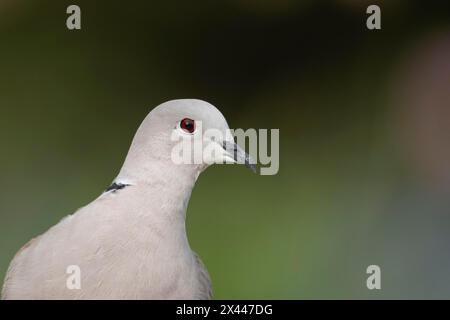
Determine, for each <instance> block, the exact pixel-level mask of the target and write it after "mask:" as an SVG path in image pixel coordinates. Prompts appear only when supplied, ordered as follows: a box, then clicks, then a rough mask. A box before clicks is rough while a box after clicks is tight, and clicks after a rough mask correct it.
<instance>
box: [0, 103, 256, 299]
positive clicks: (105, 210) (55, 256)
mask: <svg viewBox="0 0 450 320" xmlns="http://www.w3.org/2000/svg"><path fill="white" fill-rule="evenodd" d="M199 122H201V124H202V128H203V130H207V129H217V130H219V131H220V132H225V131H227V130H228V124H227V122H226V120H225V118H224V117H223V115H222V114H221V113H220V111H219V110H217V109H216V108H215V107H214V106H213V105H211V104H209V103H207V102H204V101H201V100H195V99H182V100H172V101H168V102H165V103H163V104H161V105H159V106H158V107H156V108H155V109H153V110H152V111H151V112H150V113H149V115H148V116H147V117H146V118H145V120H144V121H143V123H142V124H141V126H140V127H139V129H138V131H137V133H136V135H135V137H134V139H133V142H132V145H131V147H130V150H129V152H128V155H127V157H126V159H125V162H124V164H123V166H122V169H121V170H120V173H119V175H118V176H117V178H116V179H115V180H114V181H113V183H112V185H111V186H110V187H109V188H108V189H106V191H105V192H104V193H103V194H101V195H100V196H99V197H98V198H97V199H96V200H94V201H93V202H91V203H90V204H88V205H87V206H85V207H82V208H81V209H79V210H78V211H76V212H75V213H74V214H72V215H69V216H67V217H66V218H64V219H63V220H61V221H60V222H59V223H58V224H56V225H55V226H53V227H52V228H50V229H49V230H48V231H47V232H45V233H44V234H42V235H40V236H38V237H36V238H34V239H32V240H31V241H30V242H28V243H27V244H26V245H25V246H24V247H23V248H22V249H20V251H19V252H18V253H17V254H16V256H15V257H14V259H13V260H12V262H11V264H10V266H9V269H8V272H7V275H6V279H5V283H4V286H3V291H2V299H210V298H211V295H212V291H211V285H210V279H209V275H208V272H207V270H206V269H205V267H204V266H203V264H202V262H201V260H200V259H199V257H198V256H197V255H196V254H195V253H194V252H193V251H192V250H191V248H190V246H189V242H188V239H187V235H186V228H185V215H186V208H187V205H188V202H189V198H190V195H191V191H192V188H193V187H194V184H195V181H196V180H197V177H198V175H199V174H200V173H201V172H202V171H203V170H204V169H205V168H206V167H208V166H209V165H210V164H211V163H212V162H218V161H202V162H201V163H193V164H176V163H174V161H173V158H172V150H173V147H174V144H175V143H176V142H175V141H174V139H173V135H175V136H177V135H178V136H180V137H181V136H183V139H203V140H205V137H204V135H202V134H201V133H197V132H196V125H197V123H199ZM224 137H227V135H226V134H224ZM228 137H229V136H228ZM204 142H205V141H204ZM207 142H208V143H212V144H215V145H214V146H215V147H214V148H215V149H216V157H217V158H218V159H219V160H227V161H228V162H230V161H233V159H234V162H237V161H236V159H245V161H241V162H244V163H245V164H246V166H248V167H250V168H252V169H254V166H255V164H254V162H253V160H251V159H250V158H249V156H248V155H247V154H246V153H245V152H244V151H243V150H242V149H241V148H239V146H238V145H237V144H235V143H234V140H233V138H232V137H231V139H230V138H224V141H217V140H215V141H213V140H209V141H207ZM219 146H220V147H219ZM217 150H221V151H219V154H217ZM230 150H231V151H233V152H230ZM230 159H231V160H230ZM250 160H251V161H250ZM219 162H220V161H219ZM69 266H76V267H77V268H78V269H77V270H78V275H79V286H78V287H75V288H73V287H70V286H68V283H67V282H68V277H69V276H70V274H68V273H67V272H68V267H69Z"/></svg>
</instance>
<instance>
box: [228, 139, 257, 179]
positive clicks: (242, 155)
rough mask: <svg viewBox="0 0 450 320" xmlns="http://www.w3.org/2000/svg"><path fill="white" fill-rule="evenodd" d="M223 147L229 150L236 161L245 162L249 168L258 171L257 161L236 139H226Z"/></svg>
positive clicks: (229, 153) (230, 155)
mask: <svg viewBox="0 0 450 320" xmlns="http://www.w3.org/2000/svg"><path fill="white" fill-rule="evenodd" d="M223 149H224V150H225V151H226V152H227V154H228V155H229V157H230V158H232V159H233V160H234V163H238V164H244V165H245V166H246V167H247V168H249V169H250V170H252V171H253V172H254V173H256V161H255V160H254V159H253V158H252V157H250V155H249V154H248V153H247V152H245V151H244V150H243V149H242V148H241V147H240V146H239V145H238V144H237V143H235V142H234V141H224V142H223Z"/></svg>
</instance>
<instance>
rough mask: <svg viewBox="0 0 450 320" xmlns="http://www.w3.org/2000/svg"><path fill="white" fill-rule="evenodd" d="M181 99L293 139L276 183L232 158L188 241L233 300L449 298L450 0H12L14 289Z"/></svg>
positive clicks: (1, 37) (5, 115) (3, 85)
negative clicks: (157, 112) (375, 285)
mask: <svg viewBox="0 0 450 320" xmlns="http://www.w3.org/2000/svg"><path fill="white" fill-rule="evenodd" d="M70 4H77V5H79V6H80V7H81V12H82V29H81V30H80V31H69V30H67V28H66V24H65V21H66V18H67V14H66V8H67V6H68V5H70ZM369 4H378V5H380V7H381V11H382V30H377V31H370V30H368V29H367V28H366V18H367V16H368V15H367V14H366V7H367V6H368V5H369ZM176 98H199V99H203V100H206V101H208V102H211V103H213V104H214V105H216V106H217V107H218V108H219V109H220V110H221V111H222V112H223V114H224V115H225V117H226V118H227V119H228V122H229V124H230V127H232V128H244V129H245V128H279V129H280V171H279V173H278V174H277V175H275V176H258V175H253V174H251V173H250V172H249V171H248V170H246V169H245V168H241V167H239V166H214V167H211V168H209V169H208V170H207V171H206V172H205V173H204V174H203V175H202V176H201V178H200V179H199V181H198V183H197V185H196V187H195V189H194V192H193V195H192V198H191V202H190V204H189V209H188V213H187V223H188V233H189V239H190V243H191V246H192V248H193V249H194V250H195V251H197V252H198V253H199V255H200V256H201V257H202V259H203V261H204V263H205V264H206V265H207V267H208V270H209V272H210V274H211V278H212V281H213V288H214V293H215V298H217V299H221V298H229V299H252V298H258V299H305V298H308V299H309V298H324V299H335V298H369V299H372V298H374V299H378V298H450V250H449V244H450V232H449V231H450V217H449V214H450V5H449V3H448V2H445V1H427V2H424V1H400V0H399V1H356V0H353V1H352V0H340V1H338V0H334V1H312V0H309V1H306V0H305V1H294V0H283V1H280V0H271V1H256V0H253V1H244V0H225V1H220V2H219V1H194V2H192V1H134V0H133V1H125V2H119V1H95V2H94V1H78V0H77V1H65V0H63V1H49V0H40V1H31V0H28V1H26V0H1V2H0V145H1V153H0V155H1V156H0V174H1V192H0V278H1V277H3V275H4V274H5V272H6V269H7V267H8V264H9V262H10V261H11V259H12V257H13V256H14V254H15V252H16V251H17V250H18V249H19V248H20V247H21V246H22V245H23V244H24V243H25V242H26V241H28V240H29V239H30V238H31V237H34V236H36V235H38V234H40V233H42V232H44V231H45V230H47V229H48V228H49V227H50V226H52V225H53V224H55V223H57V222H58V221H59V220H60V219H61V218H62V217H64V216H65V215H67V214H70V213H72V212H74V211H75V210H76V209H77V208H78V207H81V206H83V205H85V204H87V203H88V202H90V201H91V200H93V199H94V198H96V197H97V196H98V195H99V194H100V193H101V192H102V191H103V190H104V189H105V188H106V187H107V186H108V185H109V184H110V182H111V181H112V180H113V179H114V177H115V176H116V174H117V173H118V171H119V169H120V167H121V164H122V161H123V160H124V157H125V155H126V153H127V151H128V148H129V145H130V142H131V139H132V137H133V135H134V133H135V131H136V129H137V127H138V125H139V124H140V122H141V121H142V120H143V119H144V117H145V116H146V114H147V113H148V112H149V111H150V110H151V109H152V108H153V107H155V106H156V105H158V104H159V103H162V102H164V101H166V100H170V99H176ZM224 199H227V200H226V201H224ZM371 264H376V265H379V266H380V267H381V274H382V289H381V290H372V291H371V290H368V289H367V287H366V278H367V277H368V275H367V274H366V268H367V266H369V265H371Z"/></svg>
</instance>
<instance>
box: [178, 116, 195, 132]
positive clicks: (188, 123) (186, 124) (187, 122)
mask: <svg viewBox="0 0 450 320" xmlns="http://www.w3.org/2000/svg"><path fill="white" fill-rule="evenodd" d="M180 128H181V129H182V130H183V131H184V132H186V133H194V131H195V120H192V119H189V118H184V119H183V120H181V121H180Z"/></svg>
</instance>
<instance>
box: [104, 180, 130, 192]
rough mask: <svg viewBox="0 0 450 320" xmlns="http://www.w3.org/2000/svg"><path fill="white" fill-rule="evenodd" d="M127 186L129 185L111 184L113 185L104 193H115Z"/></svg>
mask: <svg viewBox="0 0 450 320" xmlns="http://www.w3.org/2000/svg"><path fill="white" fill-rule="evenodd" d="M128 186H129V184H126V183H120V182H119V183H116V182H113V184H112V185H110V186H109V187H108V188H107V189H106V190H105V192H108V191H112V192H116V191H117V190H120V189H123V188H125V187H128Z"/></svg>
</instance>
